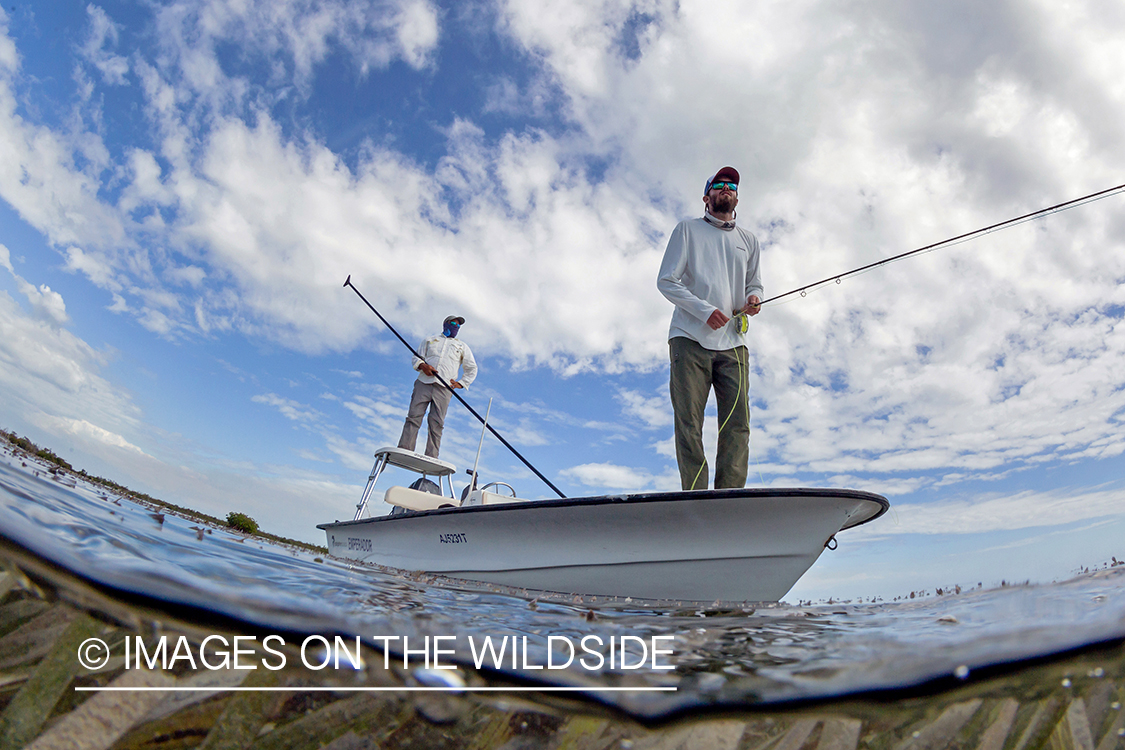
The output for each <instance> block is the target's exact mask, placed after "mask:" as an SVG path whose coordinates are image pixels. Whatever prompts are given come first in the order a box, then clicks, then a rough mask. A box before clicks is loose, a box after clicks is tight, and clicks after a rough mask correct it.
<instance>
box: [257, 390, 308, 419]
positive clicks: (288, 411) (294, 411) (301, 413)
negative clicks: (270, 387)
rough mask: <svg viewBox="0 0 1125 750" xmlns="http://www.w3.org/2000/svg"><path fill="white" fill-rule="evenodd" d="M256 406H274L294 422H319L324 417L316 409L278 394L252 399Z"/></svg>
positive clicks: (265, 394) (266, 394)
mask: <svg viewBox="0 0 1125 750" xmlns="http://www.w3.org/2000/svg"><path fill="white" fill-rule="evenodd" d="M250 400H251V401H253V402H254V403H256V404H266V405H268V406H272V407H274V408H275V409H277V411H278V412H279V413H280V414H281V415H282V416H283V417H285V418H286V419H289V420H292V421H294V422H318V421H320V419H321V418H322V417H323V415H322V414H321V413H320V412H318V411H317V410H316V409H312V408H309V407H307V406H305V405H304V404H302V403H300V402H299V401H294V400H293V399H291V398H284V397H282V396H278V395H277V394H276V393H264V394H261V395H258V396H253V397H251V399H250Z"/></svg>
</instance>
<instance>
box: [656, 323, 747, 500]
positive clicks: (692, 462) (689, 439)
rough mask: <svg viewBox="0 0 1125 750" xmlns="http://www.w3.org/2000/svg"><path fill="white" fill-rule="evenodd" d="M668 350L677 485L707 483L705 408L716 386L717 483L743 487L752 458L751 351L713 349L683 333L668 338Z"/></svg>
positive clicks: (701, 486) (721, 486)
mask: <svg viewBox="0 0 1125 750" xmlns="http://www.w3.org/2000/svg"><path fill="white" fill-rule="evenodd" d="M668 352H669V357H670V359H671V376H670V378H669V384H668V385H669V390H670V391H671V395H672V411H673V413H674V414H675V428H676V462H677V463H678V464H679V465H680V485H681V486H682V487H683V489H685V490H693V489H695V490H705V489H707V480H708V476H707V458H706V457H705V456H704V454H703V410H704V409H705V408H706V407H707V396H708V394H709V393H710V391H711V387H712V386H714V388H715V401H716V402H717V405H718V407H719V450H718V453H717V455H716V456H715V463H717V464H718V466H716V467H715V489H724V488H729V487H739V488H741V487H745V486H746V470H747V467H748V465H749V463H750V359H749V357H750V354H749V352H748V351H747V349H746V347H745V346H740V347H738V348H736V349H727V350H725V351H721V352H714V351H711V350H709V349H704V348H703V347H702V346H700V345H699V343H698V342H696V341H693V340H692V339H689V338H685V337H683V336H677V337H675V338H673V339H671V340H669V341H668Z"/></svg>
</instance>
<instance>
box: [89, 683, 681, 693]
mask: <svg viewBox="0 0 1125 750" xmlns="http://www.w3.org/2000/svg"><path fill="white" fill-rule="evenodd" d="M74 690H75V692H85V693H99V692H101V693H105V692H113V693H153V692H156V693H188V692H192V693H222V692H291V693H296V692H301V693H308V692H332V693H345V692H347V693H362V692H369V693H379V692H386V693H390V692H409V693H425V692H435V693H485V692H491V693H499V692H529V693H568V692H569V693H593V692H649V693H651V692H675V691H677V690H679V688H677V687H497V686H493V685H489V686H484V687H198V686H190V687H188V686H185V687H113V686H107V687H76V688H74Z"/></svg>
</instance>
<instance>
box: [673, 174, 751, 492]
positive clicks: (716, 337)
mask: <svg viewBox="0 0 1125 750" xmlns="http://www.w3.org/2000/svg"><path fill="white" fill-rule="evenodd" d="M703 205H704V213H703V217H702V218H699V219H687V220H685V221H681V222H680V223H679V224H677V225H676V228H675V229H674V230H672V236H671V238H670V239H669V240H668V248H667V249H666V250H665V251H664V260H663V261H662V262H661V264H660V275H659V277H658V278H657V281H656V287H657V288H658V289H659V290H660V292H661V293H662V294H663V295H664V296H665V297H667V298H668V300H669V301H671V302H672V304H673V305H675V310H673V312H672V325H671V327H670V328H669V330H668V349H669V357H670V359H671V375H670V378H669V390H670V392H671V396H672V411H673V414H674V421H675V432H676V462H677V463H678V464H679V468H680V484H681V486H682V487H683V489H685V490H695V489H707V482H708V470H707V459H706V457H705V456H704V454H703V410H704V408H705V407H706V406H707V396H708V394H709V392H710V390H711V387H712V386H714V388H715V401H716V402H717V405H718V408H719V449H718V454H717V455H716V460H715V463H716V464H718V465H717V466H716V467H715V489H721V488H729V487H739V488H741V487H745V486H746V470H747V466H748V465H749V463H750V399H749V396H750V361H749V352H748V350H747V348H746V342H745V340H744V334H745V332H746V330H747V328H748V325H747V323H748V319H747V317H746V316H747V315H757V314H758V313H759V312H760V311H761V307H759V304H760V303H761V301H762V294H763V291H762V279H761V274H760V271H759V268H758V261H759V255H760V250H759V248H758V240H757V239H756V238H755V237H754V235H753V234H751V233H750V232H748V231H746V230H745V229H743V228H742V227H736V226H735V212H734V208H735V206H737V205H738V171H737V170H736V169H735V168H734V167H723V168H722V169H720V170H719V171H718V172H716V173H715V175H714V176H713V177H711V178H710V179H708V180H707V182H706V184H705V185H704V187H703Z"/></svg>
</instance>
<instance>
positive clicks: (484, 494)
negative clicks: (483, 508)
mask: <svg viewBox="0 0 1125 750" xmlns="http://www.w3.org/2000/svg"><path fill="white" fill-rule="evenodd" d="M526 502H527V500H524V499H523V498H522V497H512V496H511V495H501V494H500V493H498V492H489V491H488V490H473V491H472V492H470V493H469V497H468V498H467V499H466V501H465V503H464V504H465V505H501V504H503V503H526Z"/></svg>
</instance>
